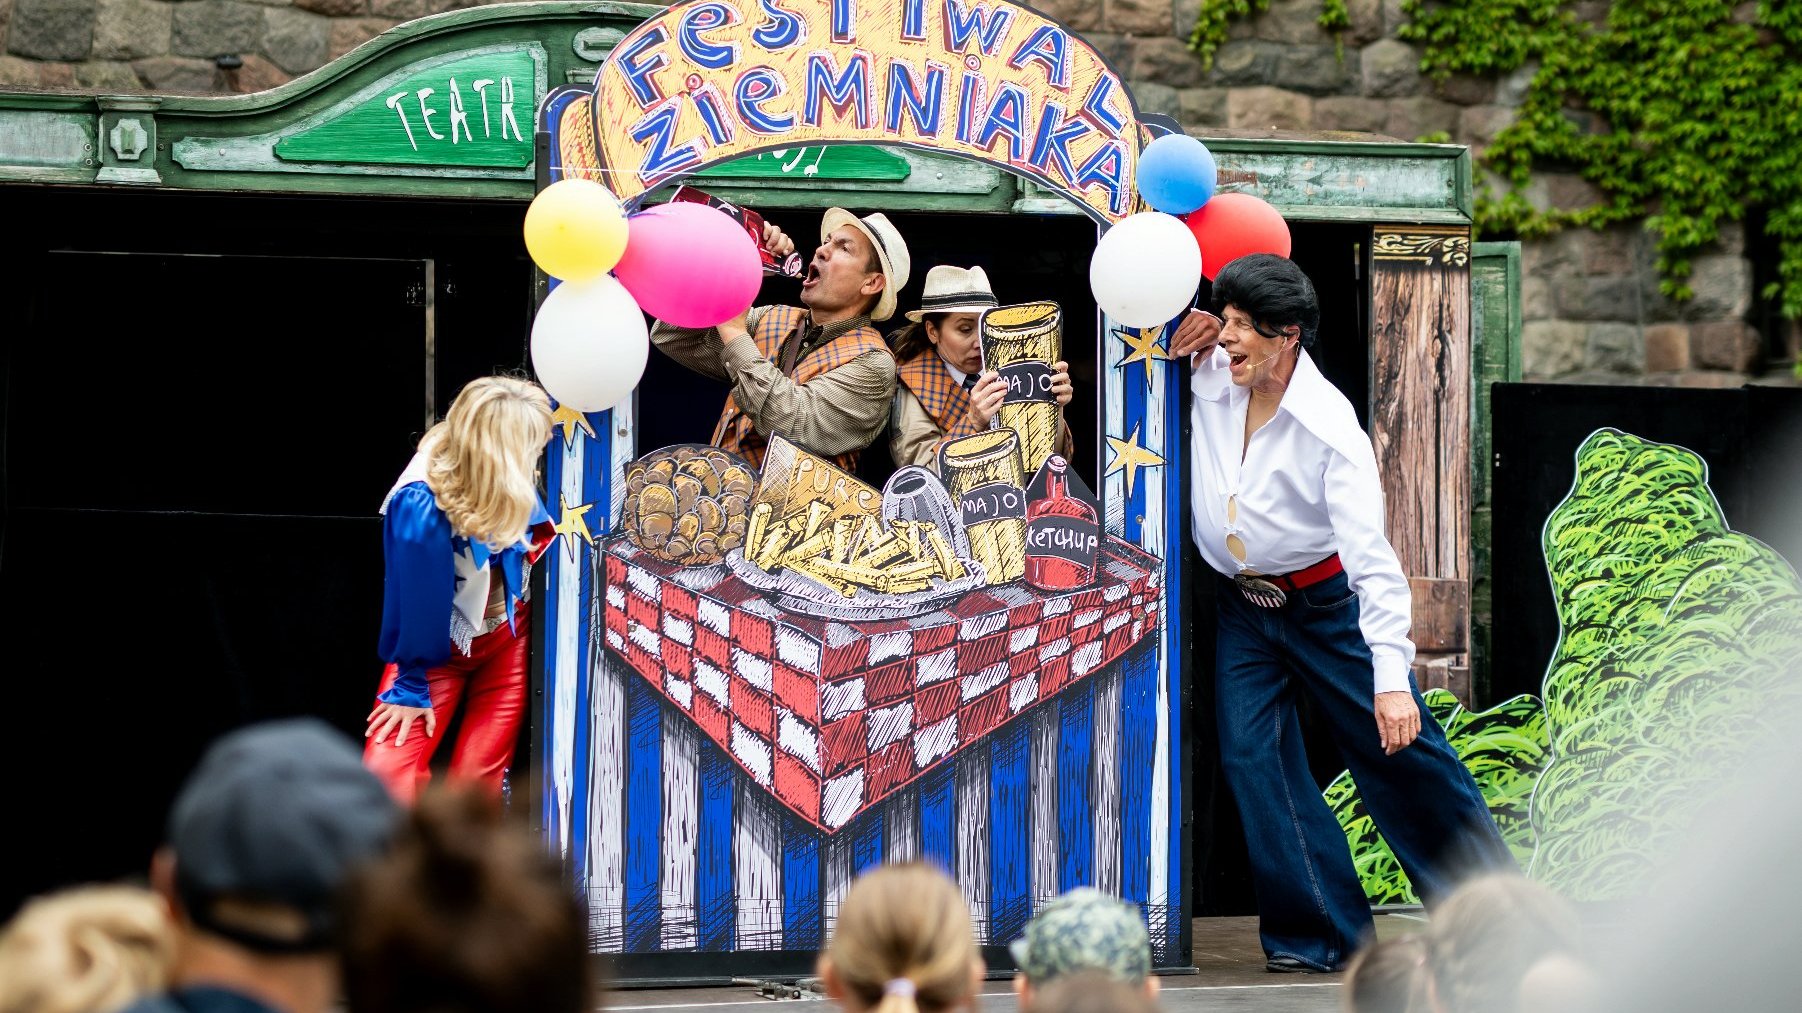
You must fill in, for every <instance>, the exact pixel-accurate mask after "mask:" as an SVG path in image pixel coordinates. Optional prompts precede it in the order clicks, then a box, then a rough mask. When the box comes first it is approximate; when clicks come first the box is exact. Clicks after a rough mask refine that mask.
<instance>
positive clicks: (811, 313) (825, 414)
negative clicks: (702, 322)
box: [651, 208, 911, 470]
mask: <svg viewBox="0 0 1802 1013" xmlns="http://www.w3.org/2000/svg"><path fill="white" fill-rule="evenodd" d="M764 246H765V247H766V248H768V249H769V250H770V252H771V253H774V254H775V255H776V256H777V257H778V258H781V257H785V256H787V255H788V254H789V253H791V252H793V251H794V243H793V242H791V241H790V240H789V238H788V237H787V236H786V235H784V234H783V233H782V230H780V229H778V228H776V227H775V226H766V227H765V231H764ZM910 266H911V264H910V262H909V258H908V254H907V242H906V241H905V240H903V239H902V238H901V233H899V232H897V231H895V226H894V225H893V224H891V223H890V222H889V220H888V218H887V217H885V216H884V215H881V214H872V215H867V216H865V217H863V218H859V217H857V216H856V215H853V214H852V213H851V212H849V211H845V210H843V209H841V208H829V209H827V211H826V214H825V216H824V218H823V219H822V221H821V222H820V245H819V248H818V249H816V250H815V251H814V254H813V260H812V261H810V262H809V264H808V266H807V272H806V274H805V275H803V276H802V280H801V303H802V305H801V306H754V307H752V308H751V309H750V310H749V311H748V312H747V313H746V314H745V315H744V316H742V317H738V318H736V319H733V320H728V321H726V322H725V323H722V324H720V325H719V326H718V327H710V328H707V329H705V330H687V329H683V328H678V327H672V326H670V325H668V324H664V323H658V324H657V326H656V327H655V328H654V329H653V330H652V332H651V340H652V341H653V342H654V343H656V345H657V347H658V348H661V349H662V350H663V351H664V353H665V354H666V355H668V356H669V357H670V358H672V359H675V360H676V361H677V362H680V363H682V364H683V365H685V366H687V367H688V368H690V369H692V370H694V371H695V372H697V373H701V374H703V375H705V376H711V377H713V378H714V379H716V380H723V381H725V382H726V383H728V384H730V385H731V386H732V392H731V393H730V394H729V395H727V397H726V405H725V407H724V408H723V409H721V411H720V418H719V422H718V424H717V425H715V426H714V430H713V443H714V445H715V446H718V447H720V448H722V449H725V450H729V451H731V452H733V453H735V454H739V455H741V456H743V457H744V458H746V459H747V460H749V461H750V462H751V463H752V464H755V465H758V466H761V465H762V464H763V454H764V449H765V447H766V446H767V443H768V440H769V437H770V434H772V433H780V434H782V436H783V437H784V438H786V439H788V440H790V441H792V442H794V443H796V444H799V445H800V446H802V447H805V448H806V449H808V450H810V451H813V452H814V453H816V454H819V455H821V456H824V457H830V458H833V459H834V460H835V461H836V462H837V463H838V465H839V466H840V467H843V468H845V469H846V470H851V469H853V468H855V467H856V465H857V458H858V455H859V453H860V452H861V451H862V450H863V449H864V448H865V447H867V446H869V445H870V442H871V441H872V440H874V439H875V438H876V436H877V434H879V433H881V432H882V427H883V424H884V423H886V422H887V421H888V414H889V403H890V401H891V399H892V398H893V396H894V392H895V359H894V356H892V355H890V354H889V350H888V346H887V345H886V344H884V343H883V340H882V335H881V334H880V333H878V332H877V330H876V328H875V327H873V326H871V322H872V321H882V320H887V319H888V318H889V317H891V316H894V314H895V298H896V296H897V295H898V294H899V293H900V291H901V289H903V288H905V287H906V286H907V276H908V271H909V268H910Z"/></svg>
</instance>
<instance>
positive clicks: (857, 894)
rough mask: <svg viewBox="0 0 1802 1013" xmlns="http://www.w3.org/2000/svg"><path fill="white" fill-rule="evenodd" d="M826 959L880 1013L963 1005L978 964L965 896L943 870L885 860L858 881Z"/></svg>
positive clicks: (850, 988)
mask: <svg viewBox="0 0 1802 1013" xmlns="http://www.w3.org/2000/svg"><path fill="white" fill-rule="evenodd" d="M826 959H827V960H828V961H830V962H831V963H832V969H833V971H834V972H836V973H837V975H838V977H839V979H840V980H841V981H843V982H844V985H845V988H846V989H847V990H848V991H849V992H850V993H851V995H852V996H853V997H854V998H855V999H856V1001H857V1003H858V1004H859V1005H860V1006H861V1007H863V1008H864V1009H871V1010H873V1013H916V1011H924V1013H939V1011H941V1010H949V1009H955V1008H957V1007H959V1006H963V1005H965V1004H967V1003H968V1002H969V1001H970V996H971V992H972V991H973V988H974V982H973V980H972V978H973V972H974V969H975V968H976V967H977V966H979V963H978V961H979V958H978V957H977V953H976V940H975V937H974V936H973V935H972V934H971V932H970V910H969V908H967V907H965V906H964V898H963V894H961V893H959V892H958V889H957V886H956V885H955V884H954V883H952V882H951V880H950V879H949V878H947V877H946V876H945V874H944V873H942V872H940V871H938V870H937V869H934V868H932V867H931V866H928V865H923V864H920V863H918V862H912V863H908V864H905V865H885V866H883V867H882V868H879V869H877V870H875V871H874V872H871V873H869V874H867V875H865V876H863V877H862V878H860V879H858V880H857V882H855V883H853V884H851V889H850V891H849V892H848V893H846V894H845V901H844V904H843V905H841V906H840V907H839V912H838V925H837V927H836V928H834V929H833V932H832V942H830V943H829V944H827V946H826Z"/></svg>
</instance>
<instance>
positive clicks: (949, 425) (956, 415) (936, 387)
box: [895, 349, 977, 458]
mask: <svg viewBox="0 0 1802 1013" xmlns="http://www.w3.org/2000/svg"><path fill="white" fill-rule="evenodd" d="M895 379H897V380H899V381H900V382H901V385H902V386H904V387H906V388H907V389H908V391H909V392H910V393H912V394H913V396H914V397H916V398H918V399H919V401H920V407H922V408H924V409H926V414H928V415H930V416H932V420H933V421H934V422H937V423H938V426H939V432H940V434H941V438H940V440H939V441H938V442H939V443H944V442H945V441H946V440H953V439H956V438H958V437H960V436H969V435H970V434H971V433H974V432H976V430H977V426H976V420H975V418H974V417H973V416H972V415H971V414H970V392H969V391H967V390H965V389H963V388H962V387H960V386H958V385H957V381H955V380H953V379H952V378H951V371H950V370H948V369H946V368H945V361H944V360H943V359H941V358H939V355H938V353H937V352H934V351H932V350H931V349H928V350H926V351H924V352H921V353H920V354H919V355H916V356H914V357H913V358H911V359H909V360H907V361H906V362H904V363H902V364H901V366H900V368H899V369H897V370H896V371H895ZM937 454H938V446H937V444H935V445H934V447H933V455H934V457H935V458H936V457H937Z"/></svg>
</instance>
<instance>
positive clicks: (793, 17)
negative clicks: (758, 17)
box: [751, 0, 807, 53]
mask: <svg viewBox="0 0 1802 1013" xmlns="http://www.w3.org/2000/svg"><path fill="white" fill-rule="evenodd" d="M757 5H758V6H759V7H762V8H763V13H764V16H765V18H766V19H767V20H765V21H764V23H763V24H761V25H758V26H757V30H756V31H755V32H752V33H751V41H752V42H755V43H757V44H758V45H759V46H761V47H763V48H764V49H766V50H769V51H770V52H772V53H773V52H775V51H776V50H778V49H787V48H788V47H790V46H792V45H794V44H796V43H798V42H800V41H801V40H803V39H805V38H807V24H806V22H804V21H802V20H801V17H800V15H798V14H796V13H795V12H793V11H785V10H783V9H782V8H781V7H778V6H776V0H757Z"/></svg>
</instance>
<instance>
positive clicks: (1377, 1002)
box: [1340, 933, 1433, 1013]
mask: <svg viewBox="0 0 1802 1013" xmlns="http://www.w3.org/2000/svg"><path fill="white" fill-rule="evenodd" d="M1427 957H1428V953H1427V940H1426V937H1425V936H1424V935H1422V934H1418V933H1416V934H1412V935H1406V936H1397V937H1395V938H1394V939H1384V940H1382V941H1380V942H1376V943H1372V944H1370V945H1369V946H1366V947H1365V948H1364V949H1363V950H1360V951H1359V952H1358V955H1357V956H1356V957H1353V958H1352V962H1351V967H1350V968H1348V969H1347V970H1346V972H1345V988H1344V990H1343V991H1342V992H1340V999H1341V1000H1342V1004H1343V1007H1344V1009H1346V1010H1348V1011H1349V1013H1420V1011H1422V1010H1427V1009H1431V1008H1432V1003H1431V1000H1430V996H1429V992H1430V991H1431V986H1430V984H1429V982H1430V979H1431V978H1432V975H1433V970H1432V968H1430V967H1428V966H1427Z"/></svg>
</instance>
